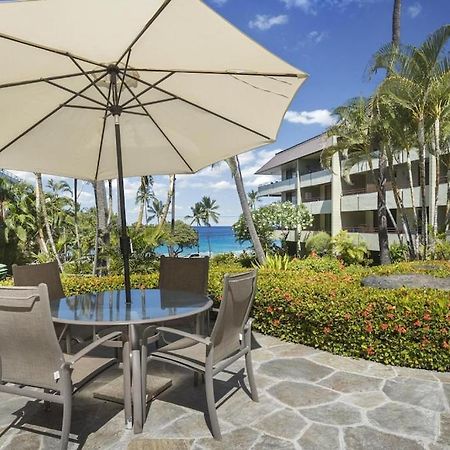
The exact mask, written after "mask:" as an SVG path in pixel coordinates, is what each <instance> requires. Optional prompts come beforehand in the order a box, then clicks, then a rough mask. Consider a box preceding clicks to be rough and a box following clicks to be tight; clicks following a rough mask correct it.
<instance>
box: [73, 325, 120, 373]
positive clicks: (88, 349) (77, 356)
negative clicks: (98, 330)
mask: <svg viewBox="0 0 450 450" xmlns="http://www.w3.org/2000/svg"><path fill="white" fill-rule="evenodd" d="M121 335H122V332H121V331H115V332H114V333H109V334H107V335H106V336H103V337H102V338H100V339H97V340H95V341H94V342H92V344H89V345H88V346H87V347H84V348H83V349H82V350H80V351H79V352H78V353H76V354H75V355H71V357H70V358H68V359H66V362H67V363H68V364H70V365H73V364H75V363H76V362H77V361H78V360H79V359H81V358H82V357H83V356H86V355H87V354H88V353H90V352H91V351H92V350H94V349H96V348H97V347H98V346H100V345H101V344H103V343H104V342H106V341H110V340H112V339H116V338H118V337H120V336H121Z"/></svg>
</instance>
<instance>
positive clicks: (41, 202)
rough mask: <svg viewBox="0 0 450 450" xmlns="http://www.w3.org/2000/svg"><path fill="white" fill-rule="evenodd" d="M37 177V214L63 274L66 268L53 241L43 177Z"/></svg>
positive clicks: (38, 174)
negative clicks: (40, 218)
mask: <svg viewBox="0 0 450 450" xmlns="http://www.w3.org/2000/svg"><path fill="white" fill-rule="evenodd" d="M35 177H36V210H37V214H38V216H40V217H42V222H43V224H44V227H45V230H46V233H47V239H48V242H49V244H50V248H51V249H52V252H53V256H54V257H55V259H56V262H57V263H58V267H59V270H60V271H61V272H64V267H63V265H62V263H61V260H60V258H59V255H58V252H57V250H56V245H55V240H54V239H53V234H52V230H51V227H50V221H49V217H48V212H47V204H46V198H45V193H44V188H43V184H42V175H41V174H40V173H35ZM41 229H42V228H41ZM42 237H43V236H42ZM44 241H45V240H44ZM44 248H45V247H44ZM47 252H48V250H47Z"/></svg>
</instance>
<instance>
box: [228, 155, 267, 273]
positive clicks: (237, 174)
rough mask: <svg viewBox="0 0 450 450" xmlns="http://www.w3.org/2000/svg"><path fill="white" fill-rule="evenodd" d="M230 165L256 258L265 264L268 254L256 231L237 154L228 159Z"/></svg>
mask: <svg viewBox="0 0 450 450" xmlns="http://www.w3.org/2000/svg"><path fill="white" fill-rule="evenodd" d="M226 163H227V164H228V167H229V168H230V170H231V174H232V176H233V179H234V182H235V184H236V190H237V193H238V196H239V201H240V202H241V208H242V214H243V216H244V219H245V223H246V224H247V228H248V232H249V234H250V238H251V240H252V244H253V248H254V249H255V254H256V259H257V260H258V263H259V264H261V265H263V264H264V263H265V262H266V255H265V253H264V249H263V247H262V245H261V241H260V239H259V236H258V233H257V232H256V228H255V224H254V222H253V217H252V212H251V210H250V206H249V205H248V200H247V196H246V194H245V187H244V180H243V179H242V173H241V167H240V164H239V159H238V157H237V156H233V157H231V158H228V159H227V160H226Z"/></svg>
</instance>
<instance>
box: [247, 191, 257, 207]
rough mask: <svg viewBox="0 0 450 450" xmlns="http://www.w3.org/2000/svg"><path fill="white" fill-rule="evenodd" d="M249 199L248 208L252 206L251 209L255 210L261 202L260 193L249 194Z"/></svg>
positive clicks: (251, 192) (252, 192)
mask: <svg viewBox="0 0 450 450" xmlns="http://www.w3.org/2000/svg"><path fill="white" fill-rule="evenodd" d="M247 197H248V206H250V209H255V208H256V203H257V202H258V201H259V194H258V191H250V192H248V193H247Z"/></svg>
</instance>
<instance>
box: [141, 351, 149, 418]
mask: <svg viewBox="0 0 450 450" xmlns="http://www.w3.org/2000/svg"><path fill="white" fill-rule="evenodd" d="M147 353H148V350H147V345H146V344H145V343H143V344H142V349H141V398H142V420H143V421H145V413H146V412H147Z"/></svg>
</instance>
